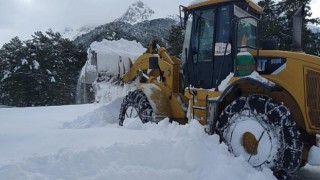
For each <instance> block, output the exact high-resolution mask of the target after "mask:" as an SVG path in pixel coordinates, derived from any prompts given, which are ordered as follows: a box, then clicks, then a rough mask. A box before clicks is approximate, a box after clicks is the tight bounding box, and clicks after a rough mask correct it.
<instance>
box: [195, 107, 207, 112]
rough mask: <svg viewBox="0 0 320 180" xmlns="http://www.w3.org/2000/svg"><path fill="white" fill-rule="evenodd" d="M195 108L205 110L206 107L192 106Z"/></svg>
mask: <svg viewBox="0 0 320 180" xmlns="http://www.w3.org/2000/svg"><path fill="white" fill-rule="evenodd" d="M192 108H193V109H198V110H202V111H205V110H206V108H205V107H200V106H192Z"/></svg>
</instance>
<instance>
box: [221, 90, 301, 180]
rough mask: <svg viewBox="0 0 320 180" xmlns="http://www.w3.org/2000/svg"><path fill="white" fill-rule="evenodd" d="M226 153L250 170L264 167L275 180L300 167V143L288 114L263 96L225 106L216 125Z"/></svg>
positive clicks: (280, 105)
mask: <svg viewBox="0 0 320 180" xmlns="http://www.w3.org/2000/svg"><path fill="white" fill-rule="evenodd" d="M216 130H217V133H218V134H219V135H220V137H221V140H222V141H224V142H225V143H226V144H227V145H228V148H229V151H230V152H232V153H233V154H235V155H236V156H240V155H242V156H243V157H244V158H245V159H246V160H247V161H248V162H249V164H251V165H252V166H253V167H256V168H263V167H268V168H270V169H271V170H273V172H274V174H275V176H276V177H277V178H279V179H286V177H287V176H288V175H290V174H292V173H294V172H295V171H296V170H297V169H298V168H299V166H300V163H301V156H302V149H303V143H302V142H301V139H300V132H299V130H298V127H297V126H296V123H295V122H294V120H293V119H292V116H291V115H290V111H289V109H288V108H287V107H285V106H284V105H283V104H280V103H277V102H275V101H274V100H273V99H272V98H269V97H267V96H263V95H249V96H243V97H240V98H238V99H237V100H235V101H234V102H232V103H231V104H230V105H228V106H227V107H226V108H225V109H224V110H223V112H222V113H221V115H220V118H219V120H218V122H217V125H216Z"/></svg>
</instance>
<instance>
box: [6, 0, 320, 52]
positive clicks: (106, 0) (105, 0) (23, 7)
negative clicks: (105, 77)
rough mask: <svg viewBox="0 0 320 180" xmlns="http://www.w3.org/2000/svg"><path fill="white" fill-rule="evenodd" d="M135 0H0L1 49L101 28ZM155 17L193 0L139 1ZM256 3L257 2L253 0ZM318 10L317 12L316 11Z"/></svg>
mask: <svg viewBox="0 0 320 180" xmlns="http://www.w3.org/2000/svg"><path fill="white" fill-rule="evenodd" d="M136 1H137V0H0V47H1V46H2V45H3V44H4V43H5V42H9V41H10V39H11V38H13V37H15V36H18V37H19V38H20V39H21V40H26V39H29V38H30V35H31V34H33V33H34V32H35V31H38V30H40V31H46V30H48V29H49V28H51V29H52V30H53V31H62V30H63V29H65V28H67V27H73V28H79V27H81V26H84V25H101V24H105V23H107V22H110V21H113V20H114V19H116V18H118V17H119V16H121V15H122V14H123V13H124V12H125V11H126V9H127V8H128V6H129V5H130V4H132V3H134V2H136ZM142 1H144V2H145V3H146V4H147V5H148V6H149V7H150V8H151V9H153V10H154V11H155V12H156V13H157V14H163V15H164V16H166V15H169V14H178V6H179V5H185V6H187V5H189V4H190V2H192V0H161V1H155V0H142ZM255 1H257V0H255ZM319 7H320V0H312V4H311V8H312V10H313V15H314V16H315V17H320V11H319V10H318V9H319ZM316 10H318V11H316Z"/></svg>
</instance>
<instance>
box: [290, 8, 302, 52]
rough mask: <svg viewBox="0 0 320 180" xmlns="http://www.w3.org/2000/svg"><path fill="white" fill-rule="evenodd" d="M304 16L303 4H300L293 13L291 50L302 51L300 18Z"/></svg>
mask: <svg viewBox="0 0 320 180" xmlns="http://www.w3.org/2000/svg"><path fill="white" fill-rule="evenodd" d="M304 16H305V5H302V6H301V7H300V8H299V9H298V10H297V11H296V13H294V15H293V35H292V51H294V52H302V46H301V36H302V18H303V17H304Z"/></svg>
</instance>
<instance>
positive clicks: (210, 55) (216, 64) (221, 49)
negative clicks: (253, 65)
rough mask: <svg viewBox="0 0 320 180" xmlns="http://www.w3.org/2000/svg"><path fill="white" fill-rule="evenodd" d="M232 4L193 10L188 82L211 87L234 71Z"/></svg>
mask: <svg viewBox="0 0 320 180" xmlns="http://www.w3.org/2000/svg"><path fill="white" fill-rule="evenodd" d="M229 7H231V6H230V5H227V6H218V7H212V8H208V9H201V10H195V11H194V12H193V20H192V30H191V32H192V33H191V38H190V48H189V49H188V51H189V52H188V54H189V56H188V60H187V62H186V63H187V65H186V67H187V68H185V69H186V71H185V73H187V82H188V85H192V86H194V87H196V88H205V89H211V88H214V87H216V85H218V84H220V82H221V80H223V79H224V78H225V77H226V76H227V75H228V74H229V73H230V72H231V71H232V68H233V61H232V57H231V43H229V28H230V23H231V18H230V17H231V12H230V8H229ZM227 44H228V47H227V46H226V45H227ZM226 47H227V51H226V52H225V48H226Z"/></svg>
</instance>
